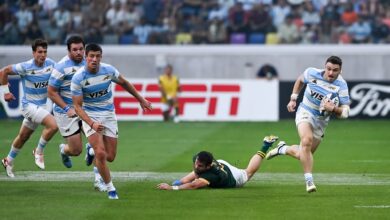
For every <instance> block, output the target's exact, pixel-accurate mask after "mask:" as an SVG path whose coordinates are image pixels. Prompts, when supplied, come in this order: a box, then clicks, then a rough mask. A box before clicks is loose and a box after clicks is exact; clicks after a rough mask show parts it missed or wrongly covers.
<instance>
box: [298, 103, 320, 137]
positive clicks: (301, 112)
mask: <svg viewBox="0 0 390 220" xmlns="http://www.w3.org/2000/svg"><path fill="white" fill-rule="evenodd" d="M302 122H308V123H310V124H311V126H312V127H313V137H314V138H315V139H317V140H322V138H323V137H324V134H325V129H326V126H328V121H327V120H323V119H320V118H318V117H316V116H314V115H313V114H311V113H310V112H309V111H308V110H306V109H305V108H302V107H300V108H298V111H297V114H296V116H295V124H296V126H297V127H298V125H299V124H300V123H302Z"/></svg>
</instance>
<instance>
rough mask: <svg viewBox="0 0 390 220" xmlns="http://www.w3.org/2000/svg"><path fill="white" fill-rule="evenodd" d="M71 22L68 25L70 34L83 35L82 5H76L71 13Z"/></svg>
mask: <svg viewBox="0 0 390 220" xmlns="http://www.w3.org/2000/svg"><path fill="white" fill-rule="evenodd" d="M70 17H71V20H70V22H69V25H68V32H73V33H78V34H82V32H83V30H84V26H83V22H84V20H83V13H82V12H81V6H80V4H74V5H73V8H72V11H71V16H70Z"/></svg>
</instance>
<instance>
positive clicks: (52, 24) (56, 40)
mask: <svg viewBox="0 0 390 220" xmlns="http://www.w3.org/2000/svg"><path fill="white" fill-rule="evenodd" d="M43 35H44V36H45V39H46V41H47V42H48V43H49V44H60V43H61V30H60V28H58V27H57V25H56V21H55V20H54V19H51V20H50V21H49V25H48V26H47V27H45V29H44V31H43Z"/></svg>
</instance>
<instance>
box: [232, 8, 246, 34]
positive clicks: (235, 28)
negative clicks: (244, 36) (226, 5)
mask: <svg viewBox="0 0 390 220" xmlns="http://www.w3.org/2000/svg"><path fill="white" fill-rule="evenodd" d="M247 22H248V17H247V14H246V12H245V11H244V9H243V7H242V3H240V2H237V3H236V4H235V5H234V6H233V7H232V8H231V9H230V11H229V20H228V32H229V35H230V34H232V33H246V32H247Z"/></svg>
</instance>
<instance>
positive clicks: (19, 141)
mask: <svg viewBox="0 0 390 220" xmlns="http://www.w3.org/2000/svg"><path fill="white" fill-rule="evenodd" d="M37 126H38V125H37V124H36V125H34V124H33V123H32V122H29V121H28V120H27V119H25V120H23V123H22V126H21V127H20V130H19V133H18V135H17V136H16V137H15V139H14V140H13V142H12V145H11V149H10V151H9V153H8V155H7V157H5V158H4V159H2V160H1V162H2V164H3V166H4V168H5V170H6V173H7V176H9V177H11V178H12V177H15V175H14V173H13V166H14V159H15V158H16V157H17V156H18V154H19V152H20V150H21V149H22V147H23V145H24V144H25V143H26V141H27V140H28V139H29V138H30V136H31V134H32V133H33V132H34V130H35V128H36V127H37ZM30 127H31V128H30Z"/></svg>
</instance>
